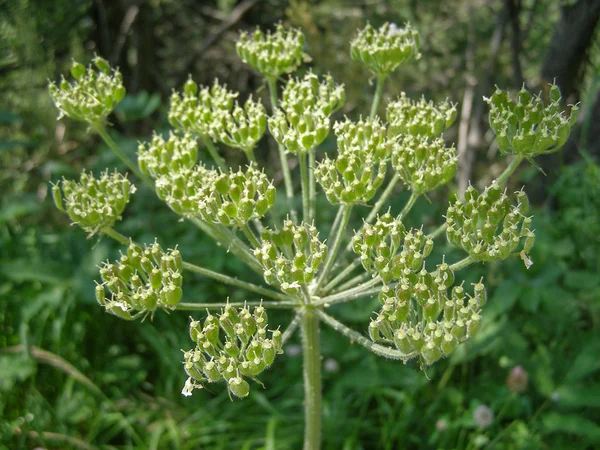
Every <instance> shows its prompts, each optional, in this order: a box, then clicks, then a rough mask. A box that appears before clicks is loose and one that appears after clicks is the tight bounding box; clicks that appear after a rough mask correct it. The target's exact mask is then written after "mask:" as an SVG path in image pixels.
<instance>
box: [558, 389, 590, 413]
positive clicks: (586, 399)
mask: <svg viewBox="0 0 600 450" xmlns="http://www.w3.org/2000/svg"><path fill="white" fill-rule="evenodd" d="M556 393H557V394H558V396H559V397H558V398H559V400H558V401H559V403H560V404H561V405H564V406H569V407H573V408H578V407H583V408H585V407H590V408H600V384H592V385H589V386H571V385H568V386H562V387H561V388H559V389H558V390H557V391H556Z"/></svg>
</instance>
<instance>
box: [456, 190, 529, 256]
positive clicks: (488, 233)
mask: <svg viewBox="0 0 600 450" xmlns="http://www.w3.org/2000/svg"><path fill="white" fill-rule="evenodd" d="M516 195H517V201H518V202H517V205H516V206H513V205H511V202H510V200H509V198H508V196H507V195H506V193H505V192H503V191H502V188H501V187H500V186H499V185H498V183H497V182H495V181H494V183H493V184H492V185H491V186H489V187H487V188H485V190H484V192H483V193H482V194H480V193H479V192H477V190H476V189H475V188H473V187H472V186H469V188H468V189H467V190H466V191H465V200H464V201H462V200H460V199H458V198H457V199H456V201H455V202H454V204H451V205H450V206H449V207H448V211H447V212H446V224H447V225H448V228H447V230H446V235H447V237H448V241H450V242H451V243H452V244H454V245H456V246H458V247H461V248H462V249H463V250H464V251H466V252H467V253H468V254H469V255H470V256H471V258H473V259H474V260H475V261H499V260H503V259H506V258H508V257H509V256H510V255H511V254H513V252H515V251H516V250H518V249H519V248H521V252H520V256H521V258H522V259H523V262H524V263H525V265H526V266H527V267H528V268H529V266H530V265H531V264H533V263H532V262H531V261H530V260H529V258H528V256H527V252H529V250H531V248H532V247H533V244H534V242H535V235H534V234H533V231H531V229H530V227H531V217H525V214H526V213H527V210H528V208H529V201H528V200H527V195H526V194H525V192H523V191H518V192H516Z"/></svg>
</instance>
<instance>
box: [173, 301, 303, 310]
mask: <svg viewBox="0 0 600 450" xmlns="http://www.w3.org/2000/svg"><path fill="white" fill-rule="evenodd" d="M227 305H230V306H234V307H236V308H243V307H244V306H261V305H264V304H263V302H229V303H183V302H182V303H178V304H177V306H176V307H175V309H177V310H181V311H202V310H204V309H220V308H225V306H227ZM268 307H269V308H277V309H294V308H297V307H298V303H296V302H269V305H268Z"/></svg>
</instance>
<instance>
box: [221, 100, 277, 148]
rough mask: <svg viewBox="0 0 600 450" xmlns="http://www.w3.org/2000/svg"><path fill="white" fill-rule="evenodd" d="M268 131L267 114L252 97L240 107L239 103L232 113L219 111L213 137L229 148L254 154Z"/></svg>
mask: <svg viewBox="0 0 600 450" xmlns="http://www.w3.org/2000/svg"><path fill="white" fill-rule="evenodd" d="M266 129H267V113H266V111H265V107H264V106H263V105H262V103H260V102H255V101H254V100H252V97H250V98H249V99H248V100H246V103H244V106H243V107H242V106H240V105H239V104H238V103H237V102H236V104H235V106H234V107H233V110H231V111H224V110H223V111H219V113H218V114H216V115H215V123H214V124H213V127H212V132H211V137H212V138H213V140H215V141H219V142H222V143H223V144H225V145H227V146H228V147H233V148H239V149H241V150H243V151H244V152H246V153H252V150H254V147H256V144H257V143H258V141H260V140H261V138H262V137H263V135H264V134H265V131H266Z"/></svg>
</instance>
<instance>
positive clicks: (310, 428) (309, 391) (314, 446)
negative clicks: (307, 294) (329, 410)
mask: <svg viewBox="0 0 600 450" xmlns="http://www.w3.org/2000/svg"><path fill="white" fill-rule="evenodd" d="M315 313H317V311H316V310H315V309H314V308H308V309H306V310H305V311H304V315H303V316H302V350H303V356H304V427H305V428H304V450H318V449H319V448H320V447H321V348H320V342H319V319H318V318H317V316H316V315H315Z"/></svg>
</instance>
